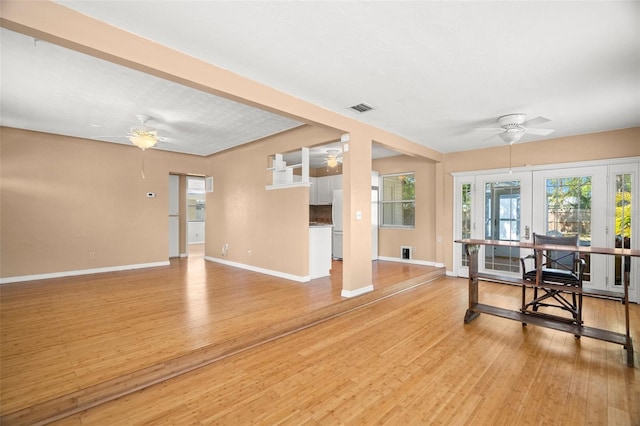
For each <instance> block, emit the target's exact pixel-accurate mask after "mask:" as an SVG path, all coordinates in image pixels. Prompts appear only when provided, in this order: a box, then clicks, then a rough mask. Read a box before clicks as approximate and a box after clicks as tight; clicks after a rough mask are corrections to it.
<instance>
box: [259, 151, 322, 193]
mask: <svg viewBox="0 0 640 426" xmlns="http://www.w3.org/2000/svg"><path fill="white" fill-rule="evenodd" d="M301 150H302V162H301V163H299V164H292V165H287V162H286V161H284V160H283V158H282V154H275V155H274V156H273V157H271V162H272V166H271V167H268V168H267V172H271V173H270V177H271V185H266V186H265V188H266V189H267V190H272V189H286V188H296V187H300V186H307V187H308V186H311V182H310V181H309V148H301ZM294 169H302V171H301V173H300V174H299V175H298V174H293V170H294Z"/></svg>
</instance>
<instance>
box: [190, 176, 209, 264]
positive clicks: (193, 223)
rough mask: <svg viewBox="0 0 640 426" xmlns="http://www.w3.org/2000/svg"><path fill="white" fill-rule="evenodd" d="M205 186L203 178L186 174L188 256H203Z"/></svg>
mask: <svg viewBox="0 0 640 426" xmlns="http://www.w3.org/2000/svg"><path fill="white" fill-rule="evenodd" d="M205 187H206V186H205V178H203V177H197V176H187V250H188V255H189V256H190V257H191V256H196V257H197V256H204V243H205V241H204V238H205V232H204V231H205V216H206V214H205V212H206V194H205V192H206V191H205Z"/></svg>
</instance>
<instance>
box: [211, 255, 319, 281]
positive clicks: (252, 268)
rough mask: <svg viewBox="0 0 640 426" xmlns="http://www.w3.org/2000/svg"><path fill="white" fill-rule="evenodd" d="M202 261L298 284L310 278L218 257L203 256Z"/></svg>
mask: <svg viewBox="0 0 640 426" xmlns="http://www.w3.org/2000/svg"><path fill="white" fill-rule="evenodd" d="M204 260H208V261H209V262H216V263H221V264H223V265H227V266H233V267H234V268H240V269H246V270H248V271H253V272H258V273H261V274H266V275H271V276H273V277H278V278H284V279H286V280H291V281H297V282H299V283H306V282H309V281H311V278H310V277H309V275H306V276H300V275H293V274H287V273H285V272H280V271H274V270H272V269H265V268H260V267H258V266H252V265H246V264H244V263H238V262H231V261H230V260H226V259H220V258H218V257H210V256H205V257H204Z"/></svg>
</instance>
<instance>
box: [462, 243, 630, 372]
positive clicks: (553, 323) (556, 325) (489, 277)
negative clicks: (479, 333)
mask: <svg viewBox="0 0 640 426" xmlns="http://www.w3.org/2000/svg"><path fill="white" fill-rule="evenodd" d="M455 242H456V243H460V244H463V245H464V250H465V252H466V254H467V256H468V262H469V308H468V309H467V311H466V313H465V317H464V322H465V324H468V323H470V322H471V321H473V320H475V319H476V318H477V317H478V316H479V315H480V314H481V313H485V314H489V315H495V316H498V317H502V318H507V319H511V320H514V321H518V322H521V323H522V324H523V325H526V324H533V325H538V326H541V327H546V328H551V329H554V330H559V331H564V332H567V333H571V334H573V335H575V336H576V337H579V336H585V337H590V338H593V339H599V340H604V341H607V342H611V343H616V344H620V345H622V346H623V347H624V348H625V349H626V352H627V365H628V366H629V367H633V364H634V361H633V341H632V339H631V334H630V332H629V274H625V273H623V274H622V275H623V277H624V278H623V286H622V287H623V288H624V291H623V294H622V295H618V296H617V298H618V299H619V300H620V301H621V302H622V303H623V305H624V317H625V329H626V333H624V334H623V333H618V332H614V331H611V330H604V329H600V328H594V327H589V326H586V325H583V324H581V323H575V322H573V323H571V322H567V321H566V318H563V317H555V318H554V316H553V315H544V316H538V315H532V312H529V311H527V310H525V309H524V300H523V307H522V308H521V309H520V310H509V309H505V308H501V307H497V306H491V305H487V304H484V303H479V301H478V281H479V280H483V281H492V282H498V283H504V284H515V285H520V286H526V287H536V286H537V287H538V288H548V287H550V286H553V284H549V283H544V282H543V281H542V272H541V269H542V265H543V262H542V256H543V252H544V251H545V250H554V251H571V252H578V253H580V254H581V255H587V254H589V255H593V254H602V255H609V256H621V259H622V262H623V266H622V270H623V271H624V270H625V268H624V262H629V261H630V258H631V257H640V250H635V249H628V248H610V247H592V246H589V247H587V246H568V245H556V244H537V245H536V244H533V243H530V242H521V241H501V240H480V239H460V240H455ZM480 246H498V247H512V248H520V249H531V250H533V252H534V255H535V256H536V265H538V266H537V271H536V280H535V282H533V281H527V280H524V279H522V278H515V277H511V276H499V275H493V274H484V273H480V272H479V271H478V253H479V252H480ZM562 290H563V291H567V292H573V293H581V294H583V295H589V294H590V293H591V294H593V295H595V296H599V297H601V296H603V297H608V298H614V297H615V295H616V293H613V292H604V291H599V292H598V291H590V290H588V289H583V288H581V287H569V286H564V287H563V288H562Z"/></svg>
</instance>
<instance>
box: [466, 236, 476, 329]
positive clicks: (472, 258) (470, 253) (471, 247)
mask: <svg viewBox="0 0 640 426" xmlns="http://www.w3.org/2000/svg"><path fill="white" fill-rule="evenodd" d="M464 250H465V252H466V253H467V259H468V261H469V308H468V309H467V312H466V313H465V314H464V323H465V324H469V323H470V322H471V321H473V320H474V319H476V318H478V317H479V316H480V313H479V312H476V311H474V310H473V308H474V307H475V306H476V305H477V304H478V251H479V250H480V246H479V245H478V244H465V245H464Z"/></svg>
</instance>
